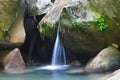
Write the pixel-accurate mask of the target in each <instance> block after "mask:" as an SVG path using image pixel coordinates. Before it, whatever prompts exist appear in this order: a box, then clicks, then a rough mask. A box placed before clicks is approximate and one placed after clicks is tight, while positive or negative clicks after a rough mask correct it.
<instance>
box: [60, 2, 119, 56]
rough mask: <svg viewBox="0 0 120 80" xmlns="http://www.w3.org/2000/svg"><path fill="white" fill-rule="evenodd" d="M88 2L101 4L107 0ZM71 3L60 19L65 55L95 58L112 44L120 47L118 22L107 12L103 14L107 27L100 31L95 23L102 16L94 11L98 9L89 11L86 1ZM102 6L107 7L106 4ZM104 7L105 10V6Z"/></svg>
mask: <svg viewBox="0 0 120 80" xmlns="http://www.w3.org/2000/svg"><path fill="white" fill-rule="evenodd" d="M90 1H91V2H92V1H93V2H99V4H102V3H104V2H106V1H107V0H105V1H103V0H99V1H96V0H90ZM100 1H103V2H100ZM69 3H70V1H69ZM71 3H72V4H69V5H68V6H66V7H65V8H64V9H63V11H62V14H61V17H60V22H61V23H60V24H61V39H62V42H63V44H64V47H65V49H66V51H67V53H72V54H73V53H74V54H77V55H78V54H85V53H86V54H87V55H90V56H95V55H96V54H97V53H98V52H99V51H100V50H102V49H103V48H105V47H106V46H108V45H110V44H112V43H116V44H118V45H120V42H119V39H120V36H119V35H118V34H119V30H120V27H119V25H118V22H115V21H113V20H112V19H111V18H110V17H109V16H108V14H109V12H108V13H106V14H104V18H103V20H104V23H103V24H104V25H107V26H108V27H107V28H106V29H103V30H100V26H99V24H98V23H96V22H95V20H96V19H97V18H100V16H103V14H102V13H100V12H99V11H96V10H97V9H99V8H100V7H97V9H95V10H94V9H93V8H92V7H91V9H90V8H89V6H90V2H89V1H87V0H82V1H81V0H77V1H74V0H73V2H72V1H71ZM104 5H107V6H109V5H108V4H107V3H104ZM96 6H97V4H96ZM104 7H105V8H106V9H107V7H106V6H104ZM118 11H119V10H118ZM104 12H105V11H104ZM109 35H111V36H109Z"/></svg>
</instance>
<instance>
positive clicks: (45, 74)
mask: <svg viewBox="0 0 120 80" xmlns="http://www.w3.org/2000/svg"><path fill="white" fill-rule="evenodd" d="M105 75H106V74H103V73H102V74H101V73H99V74H68V73H64V72H63V71H48V70H38V71H33V72H27V73H22V74H7V73H4V72H2V71H0V80H98V79H100V78H101V77H103V76H105Z"/></svg>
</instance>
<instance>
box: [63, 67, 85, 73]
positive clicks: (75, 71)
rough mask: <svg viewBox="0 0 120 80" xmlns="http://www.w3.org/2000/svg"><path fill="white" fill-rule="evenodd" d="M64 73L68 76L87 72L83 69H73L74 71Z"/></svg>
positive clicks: (69, 70)
mask: <svg viewBox="0 0 120 80" xmlns="http://www.w3.org/2000/svg"><path fill="white" fill-rule="evenodd" d="M64 73H67V74H85V71H84V69H82V68H72V69H68V70H65V71H64Z"/></svg>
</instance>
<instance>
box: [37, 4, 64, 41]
mask: <svg viewBox="0 0 120 80" xmlns="http://www.w3.org/2000/svg"><path fill="white" fill-rule="evenodd" d="M64 5H65V4H63V3H61V2H59V3H57V2H55V3H54V4H53V5H52V6H51V7H50V9H49V10H48V12H47V13H46V15H45V16H44V18H43V19H42V20H41V22H39V24H38V29H39V31H40V33H41V36H42V37H43V38H45V37H48V38H51V39H53V38H55V36H56V34H55V33H56V28H57V27H58V26H57V25H56V24H58V22H59V18H60V15H61V12H62V9H63V8H64Z"/></svg>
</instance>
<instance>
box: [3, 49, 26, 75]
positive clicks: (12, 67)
mask: <svg viewBox="0 0 120 80" xmlns="http://www.w3.org/2000/svg"><path fill="white" fill-rule="evenodd" d="M3 65H4V70H5V72H8V73H16V72H17V71H20V70H22V69H24V68H25V63H24V61H23V58H22V56H21V53H20V51H19V49H18V48H16V49H14V50H12V51H11V52H10V53H9V54H8V55H7V56H6V57H5V58H4V61H3Z"/></svg>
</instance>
